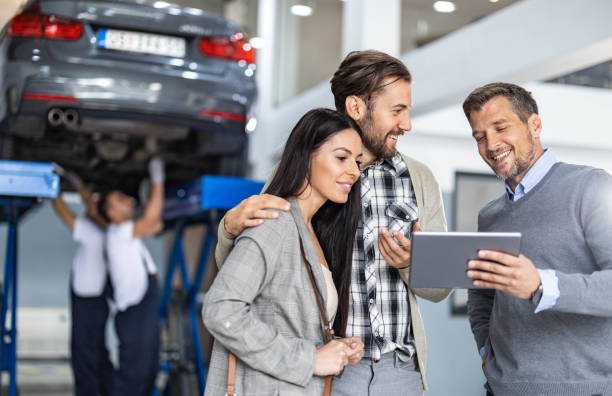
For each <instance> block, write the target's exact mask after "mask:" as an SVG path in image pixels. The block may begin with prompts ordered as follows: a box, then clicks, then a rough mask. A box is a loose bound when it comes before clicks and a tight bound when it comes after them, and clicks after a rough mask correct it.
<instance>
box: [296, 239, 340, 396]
mask: <svg viewBox="0 0 612 396" xmlns="http://www.w3.org/2000/svg"><path fill="white" fill-rule="evenodd" d="M300 250H301V251H302V258H303V259H304V260H303V261H304V265H305V266H306V271H307V272H308V277H309V278H310V284H311V285H312V291H314V295H315V299H316V300H317V306H318V307H319V313H320V314H321V320H322V321H323V325H324V326H325V338H326V339H327V341H328V342H329V341H331V340H332V335H333V334H334V330H333V329H332V328H331V327H330V325H329V322H327V317H326V316H325V311H323V304H321V299H320V298H319V293H318V292H317V286H316V285H315V281H314V276H313V275H312V269H311V268H310V264H308V260H306V254H304V245H303V244H302V238H300ZM331 381H332V376H331V375H328V376H327V377H326V378H325V390H324V391H323V396H329V395H330V394H331Z"/></svg>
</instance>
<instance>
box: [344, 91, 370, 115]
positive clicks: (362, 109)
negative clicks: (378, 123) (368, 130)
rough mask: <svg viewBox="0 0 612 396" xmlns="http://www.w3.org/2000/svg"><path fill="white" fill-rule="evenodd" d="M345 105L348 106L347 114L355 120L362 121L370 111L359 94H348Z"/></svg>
mask: <svg viewBox="0 0 612 396" xmlns="http://www.w3.org/2000/svg"><path fill="white" fill-rule="evenodd" d="M344 105H345V107H346V115H348V116H349V117H351V118H352V119H353V120H355V121H361V120H362V119H363V118H364V117H365V116H366V113H367V111H368V106H366V104H365V102H364V101H363V99H361V98H360V97H359V96H357V95H350V96H347V97H346V100H345V101H344Z"/></svg>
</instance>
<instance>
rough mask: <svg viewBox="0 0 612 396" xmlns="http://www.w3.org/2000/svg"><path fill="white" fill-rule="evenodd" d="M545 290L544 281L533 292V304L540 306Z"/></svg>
mask: <svg viewBox="0 0 612 396" xmlns="http://www.w3.org/2000/svg"><path fill="white" fill-rule="evenodd" d="M543 290H544V289H543V288H542V282H540V286H538V288H537V289H536V291H534V292H533V294H532V295H531V302H532V303H533V305H535V306H538V305H539V304H540V300H541V299H542V291H543Z"/></svg>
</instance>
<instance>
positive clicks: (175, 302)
mask: <svg viewBox="0 0 612 396" xmlns="http://www.w3.org/2000/svg"><path fill="white" fill-rule="evenodd" d="M262 188H263V183H261V182H256V181H252V180H247V179H241V178H235V177H224V176H212V175H206V176H202V177H199V178H198V179H196V180H194V181H192V182H190V183H189V184H187V185H185V186H183V187H180V188H177V189H173V190H170V191H169V192H168V194H167V195H166V201H165V203H164V221H165V222H166V226H167V227H168V229H173V230H174V233H175V238H174V244H173V247H172V253H171V255H170V258H169V261H168V266H167V268H166V274H165V278H164V285H163V291H162V298H161V304H160V317H161V320H162V323H163V324H164V326H165V328H166V330H168V328H169V327H172V326H173V323H169V322H172V321H174V322H175V323H174V324H176V322H177V321H178V322H179V325H178V326H177V327H178V331H175V333H177V334H175V337H176V340H175V344H174V347H172V346H170V347H169V346H168V345H166V348H164V349H163V350H162V361H161V364H160V371H161V373H162V374H163V375H162V376H160V378H164V377H165V378H166V379H167V378H168V377H172V378H173V380H171V381H161V382H165V383H158V389H157V390H156V392H154V394H155V395H159V394H162V395H164V396H168V395H177V394H178V395H181V396H182V395H193V394H195V392H194V391H193V389H188V388H189V385H188V384H185V382H186V381H185V380H184V379H181V378H180V371H181V370H183V369H184V368H185V367H186V366H187V367H188V366H191V367H193V368H194V370H195V374H196V376H197V382H198V384H197V386H198V390H199V393H198V394H199V395H202V394H203V393H204V388H205V385H206V365H205V363H204V356H203V353H202V345H201V341H200V333H199V327H198V326H199V323H201V316H200V308H201V301H200V300H199V299H198V296H199V292H200V289H201V286H202V282H203V280H204V275H205V273H206V269H207V263H208V262H209V256H210V251H211V249H212V247H213V246H214V243H215V241H216V235H217V226H218V222H219V220H220V219H221V217H222V216H223V214H224V213H225V211H227V210H228V209H231V208H232V207H234V206H236V205H237V204H239V203H240V201H242V200H243V199H244V198H246V197H249V196H251V195H254V194H258V193H259V192H260V191H261V190H262ZM190 224H205V225H206V231H205V233H204V241H203V245H202V250H201V252H200V257H199V260H198V264H197V268H196V271H195V275H194V277H193V279H190V275H189V271H188V268H187V260H186V256H185V251H184V247H183V233H184V231H185V229H186V227H187V226H188V225H190ZM177 267H179V268H180V273H181V279H182V289H181V290H178V291H177V290H176V289H175V290H173V289H172V280H173V278H174V273H175V271H176V269H177ZM169 308H170V309H169ZM183 313H185V314H186V316H183ZM173 315H174V317H173V318H172V320H171V319H170V316H173ZM187 319H188V322H189V323H188V324H187ZM187 329H189V330H187ZM186 350H188V351H190V353H185V351H186ZM191 353H193V356H190V354H191ZM192 371H193V370H192ZM177 373H179V375H178V376H177V375H176V374H177ZM176 380H178V381H179V386H180V388H181V389H180V391H178V392H177V391H176V389H173V390H171V389H170V387H171V385H172V384H173V383H175V382H176ZM181 382H182V383H181Z"/></svg>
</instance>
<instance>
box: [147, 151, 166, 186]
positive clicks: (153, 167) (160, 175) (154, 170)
mask: <svg viewBox="0 0 612 396" xmlns="http://www.w3.org/2000/svg"><path fill="white" fill-rule="evenodd" d="M149 175H150V176H151V182H152V183H163V182H164V180H165V174H164V160H162V159H161V158H159V157H153V158H151V161H149Z"/></svg>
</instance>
